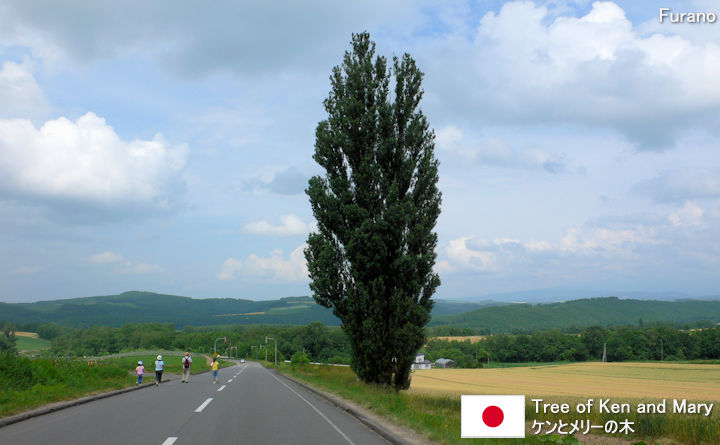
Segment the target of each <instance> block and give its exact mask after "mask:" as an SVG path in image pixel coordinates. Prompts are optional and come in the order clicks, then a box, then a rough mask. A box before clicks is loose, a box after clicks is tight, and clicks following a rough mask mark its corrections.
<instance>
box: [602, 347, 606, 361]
mask: <svg viewBox="0 0 720 445" xmlns="http://www.w3.org/2000/svg"><path fill="white" fill-rule="evenodd" d="M602 362H603V363H605V362H607V342H603V357H602Z"/></svg>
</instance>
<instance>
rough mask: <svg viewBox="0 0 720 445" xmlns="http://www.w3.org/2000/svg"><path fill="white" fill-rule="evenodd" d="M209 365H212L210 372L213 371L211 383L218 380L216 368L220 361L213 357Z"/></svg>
mask: <svg viewBox="0 0 720 445" xmlns="http://www.w3.org/2000/svg"><path fill="white" fill-rule="evenodd" d="M211 367H212V372H213V383H217V382H218V379H217V372H218V368H219V367H220V363H219V362H218V359H217V357H213V362H212V365H211Z"/></svg>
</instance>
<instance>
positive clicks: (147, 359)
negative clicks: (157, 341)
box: [98, 354, 234, 379]
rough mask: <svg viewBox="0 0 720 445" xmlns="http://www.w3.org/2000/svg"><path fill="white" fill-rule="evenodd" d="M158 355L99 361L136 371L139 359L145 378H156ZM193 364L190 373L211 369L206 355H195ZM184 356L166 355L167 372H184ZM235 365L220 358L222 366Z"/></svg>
mask: <svg viewBox="0 0 720 445" xmlns="http://www.w3.org/2000/svg"><path fill="white" fill-rule="evenodd" d="M156 357H157V355H146V354H142V355H132V356H126V357H118V358H106V359H104V360H98V363H100V362H108V363H117V364H119V365H120V366H122V367H124V368H126V369H128V370H130V371H132V372H135V367H136V366H137V362H138V361H139V360H142V362H143V366H145V379H147V378H149V377H148V376H149V375H151V376H152V377H153V378H155V359H156ZM192 359H193V364H192V366H191V367H190V374H198V373H201V372H207V371H210V366H208V365H207V364H206V362H205V357H203V356H198V355H193V356H192ZM181 360H182V356H171V355H164V356H163V361H164V362H165V368H164V369H165V371H164V372H165V373H171V374H182V362H181ZM232 365H234V363H233V362H230V361H227V360H222V359H221V360H220V368H221V369H222V368H227V367H228V366H232Z"/></svg>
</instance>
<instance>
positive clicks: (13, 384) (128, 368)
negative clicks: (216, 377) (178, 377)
mask: <svg viewBox="0 0 720 445" xmlns="http://www.w3.org/2000/svg"><path fill="white" fill-rule="evenodd" d="M155 358H156V355H137V356H127V357H117V358H106V359H104V360H97V361H95V360H92V361H90V364H88V361H89V360H90V359H82V358H81V359H75V360H72V361H71V362H69V363H68V362H67V361H66V360H62V359H57V360H50V359H34V360H33V359H29V358H25V357H19V356H15V355H0V417H5V416H9V415H12V414H17V413H19V412H22V411H27V410H29V409H33V408H37V407H39V406H42V405H45V404H48V403H52V402H58V401H63V400H72V399H77V398H79V397H83V396H86V395H89V394H93V393H97V392H105V391H110V390H115V389H122V388H125V387H128V386H133V385H134V384H135V382H136V381H137V374H135V367H136V366H137V362H138V360H142V361H143V363H144V366H145V377H144V383H148V382H153V381H154V380H155ZM163 358H164V359H165V360H164V361H165V372H166V373H174V374H181V372H182V371H181V363H180V356H165V357H163ZM232 365H234V363H233V362H229V361H225V360H220V367H221V368H224V367H228V366H232ZM209 370H210V367H209V366H207V365H206V363H205V358H204V357H202V356H195V357H193V366H192V368H191V373H192V374H197V373H201V372H207V371H209ZM166 375H167V374H163V379H167V377H166Z"/></svg>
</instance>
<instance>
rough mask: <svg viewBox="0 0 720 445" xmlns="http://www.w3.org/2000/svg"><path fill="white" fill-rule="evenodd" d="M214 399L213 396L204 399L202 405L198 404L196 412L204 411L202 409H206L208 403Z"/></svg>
mask: <svg viewBox="0 0 720 445" xmlns="http://www.w3.org/2000/svg"><path fill="white" fill-rule="evenodd" d="M212 401H213V398H212V397H210V398H209V399H207V400H206V401H204V402H203V404H202V405H200V406H198V407H197V409H196V410H195V412H196V413H200V412H202V410H204V409H205V407H206V406H208V405H209V404H210V402H212Z"/></svg>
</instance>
